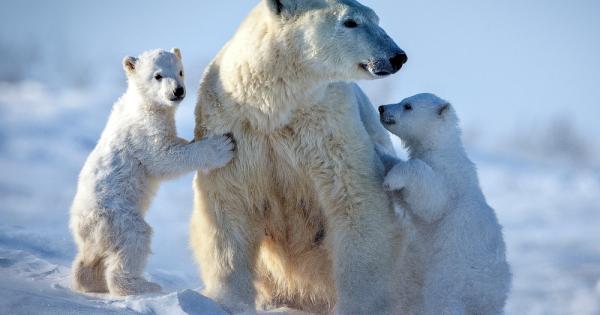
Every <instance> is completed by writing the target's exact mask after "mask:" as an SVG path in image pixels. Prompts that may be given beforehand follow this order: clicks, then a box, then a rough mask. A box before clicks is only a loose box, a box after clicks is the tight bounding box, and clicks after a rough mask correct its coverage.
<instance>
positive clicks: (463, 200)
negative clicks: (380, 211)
mask: <svg viewBox="0 0 600 315" xmlns="http://www.w3.org/2000/svg"><path fill="white" fill-rule="evenodd" d="M379 111H380V113H381V122H382V123H383V125H384V126H385V127H386V129H388V130H389V131H390V132H392V133H393V134H395V135H397V136H399V137H400V138H401V139H402V141H403V142H404V145H405V146H406V147H407V149H408V151H409V153H410V160H409V161H408V162H402V161H400V162H398V163H397V164H396V165H395V166H393V168H392V169H391V171H390V172H389V173H388V174H387V176H386V179H385V182H384V187H385V188H386V189H387V190H389V191H396V192H399V195H400V198H399V200H398V201H399V203H400V206H401V207H402V208H403V209H404V210H405V211H406V214H407V215H408V216H409V217H410V218H411V219H412V222H413V224H414V227H415V230H416V238H415V239H414V240H413V242H414V243H415V244H413V245H414V247H415V248H416V249H417V250H415V251H410V250H409V251H407V256H411V257H403V259H406V260H403V261H406V262H408V263H406V268H407V269H410V268H413V269H415V270H405V271H406V272H409V271H412V272H411V273H416V274H419V273H420V275H419V277H421V281H422V284H423V287H422V291H421V292H420V293H418V294H417V295H421V296H422V298H423V301H422V305H421V307H422V308H421V309H420V310H416V311H415V313H416V314H426V315H445V314H448V315H450V314H451V315H455V314H502V312H503V308H504V304H505V301H506V298H507V294H508V291H509V288H510V279H511V275H510V270H509V266H508V263H507V262H506V257H505V246H504V240H503V238H502V231H501V226H500V225H499V224H498V220H497V218H496V215H495V213H494V210H493V209H492V208H490V206H488V204H487V203H486V200H485V197H484V195H483V193H482V192H481V188H480V187H479V180H478V178H477V172H476V169H475V166H474V165H473V163H472V162H471V161H470V160H469V158H468V157H467V154H466V153H465V150H464V148H463V145H462V142H461V139H460V130H459V128H458V118H457V116H456V113H455V112H454V109H453V108H452V106H451V105H450V104H449V103H448V102H446V101H444V100H442V99H440V98H439V97H437V96H435V95H432V94H419V95H416V96H413V97H411V98H408V99H406V100H404V101H402V102H401V103H400V104H397V105H387V106H381V107H380V108H379ZM386 161H387V162H389V161H390V159H389V158H387V159H386ZM386 164H389V163H386ZM386 166H387V165H386ZM416 268H419V269H418V270H416ZM409 287H410V286H409ZM406 303H409V304H410V303H414V301H406ZM412 307H414V306H412ZM407 313H410V312H407Z"/></svg>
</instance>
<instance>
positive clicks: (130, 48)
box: [0, 0, 600, 134]
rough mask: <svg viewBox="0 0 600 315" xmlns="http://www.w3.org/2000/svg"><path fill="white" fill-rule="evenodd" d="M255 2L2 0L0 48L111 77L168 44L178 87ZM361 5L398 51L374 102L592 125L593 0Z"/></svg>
mask: <svg viewBox="0 0 600 315" xmlns="http://www.w3.org/2000/svg"><path fill="white" fill-rule="evenodd" d="M255 3H256V1H237V2H235V3H234V4H232V2H223V1H219V2H213V1H192V0H187V1H168V2H165V1H145V0H144V1H142V0H134V1H120V0H107V1H77V0H56V1H32V0H19V1H11V2H6V1H5V2H3V3H2V4H0V44H1V45H2V46H0V49H4V50H6V49H7V47H9V48H10V49H12V50H15V49H22V50H24V54H30V55H36V54H37V55H41V56H38V59H41V60H42V61H39V62H38V63H35V64H33V65H32V66H31V67H32V68H33V69H28V71H29V72H28V73H30V74H28V75H30V76H31V77H32V78H33V79H38V80H46V81H52V80H54V78H53V76H52V75H47V73H54V72H58V74H57V76H58V77H60V76H61V75H63V73H61V72H63V71H62V70H63V69H64V68H65V67H66V66H65V65H69V64H78V65H77V67H80V68H82V69H83V70H81V71H85V75H86V76H88V77H92V78H94V77H96V76H97V77H101V76H102V75H105V74H104V73H105V72H107V73H111V74H112V76H111V78H116V79H120V78H121V77H122V75H121V73H120V61H121V59H122V57H123V56H124V55H127V54H137V53H139V52H141V51H143V50H146V49H150V48H158V47H164V48H169V47H174V46H177V47H180V48H181V49H182V50H183V53H184V58H185V60H186V66H187V67H188V71H187V72H188V73H189V74H190V77H189V78H188V80H189V82H188V85H197V82H198V80H199V77H200V75H201V73H202V70H203V67H204V66H205V64H206V63H207V62H208V61H209V60H210V59H211V58H212V57H213V56H214V55H215V54H216V53H217V52H218V50H219V49H220V47H221V46H222V45H223V44H224V43H225V42H226V41H227V39H228V38H229V37H230V36H231V34H232V33H233V32H234V31H235V29H236V28H237V26H238V25H239V23H240V21H241V20H242V19H243V18H244V16H245V15H246V14H247V12H248V11H249V10H250V9H251V8H252V7H253V6H254V5H255ZM363 3H364V4H366V5H368V6H371V7H372V8H373V9H375V11H376V12H378V14H379V15H380V17H381V21H382V25H383V26H384V28H385V29H386V30H387V31H388V32H389V33H390V35H391V36H392V37H393V38H394V39H395V40H396V41H397V43H398V44H399V45H400V47H402V48H403V49H404V50H406V51H407V53H408V55H409V63H408V65H407V66H406V68H405V69H404V70H403V71H402V72H401V73H400V74H398V75H396V76H394V77H393V78H389V79H386V80H380V81H376V82H366V83H364V84H363V85H364V86H365V87H366V88H367V91H368V94H369V96H370V97H371V99H372V100H373V102H374V103H375V104H383V103H390V102H396V101H399V100H400V99H402V98H403V97H406V96H409V95H412V94H415V93H419V92H426V91H427V92H434V93H437V94H439V95H440V96H442V97H444V98H447V99H449V100H450V101H452V102H453V103H454V105H455V106H456V107H457V109H458V111H459V113H460V115H461V116H462V120H463V122H464V124H465V126H467V127H473V128H475V129H476V130H483V131H485V132H487V133H493V132H502V133H504V132H507V131H510V130H511V129H513V128H517V127H519V126H535V125H536V124H543V123H545V122H547V121H548V120H549V119H555V118H557V117H566V118H572V119H574V120H575V122H576V124H577V127H578V128H580V129H581V130H582V131H584V132H587V133H588V134H589V133H591V132H597V131H598V130H599V128H596V121H597V120H598V118H600V58H599V56H600V19H599V18H598V14H600V2H598V1H594V0H575V1H559V0H545V1H543V0H529V1H519V0H507V1H494V0H466V1H435V0H422V1H397V0H366V1H363ZM0 53H2V51H1V50H0ZM13 55H14V53H13ZM56 64H58V66H57V65H56ZM0 66H2V67H4V66H6V62H2V63H0ZM36 68H38V69H36ZM109 69H110V70H109ZM92 82H94V81H92ZM188 101H189V102H191V103H193V100H188Z"/></svg>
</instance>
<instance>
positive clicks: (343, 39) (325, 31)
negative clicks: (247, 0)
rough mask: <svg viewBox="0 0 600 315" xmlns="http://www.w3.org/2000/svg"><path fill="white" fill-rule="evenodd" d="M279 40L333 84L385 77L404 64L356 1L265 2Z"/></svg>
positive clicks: (401, 54)
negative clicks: (298, 52)
mask: <svg viewBox="0 0 600 315" xmlns="http://www.w3.org/2000/svg"><path fill="white" fill-rule="evenodd" d="M263 1H264V3H265V5H266V6H267V8H268V10H269V12H270V17H271V19H272V21H273V23H275V24H276V29H277V30H278V31H279V32H280V34H281V36H282V37H283V38H285V40H286V41H288V42H289V43H290V45H294V46H295V47H293V48H291V49H294V51H300V56H299V58H300V59H301V60H300V61H299V62H301V63H302V64H304V65H307V66H308V67H311V68H312V70H313V71H315V72H317V73H321V74H322V75H323V76H324V77H326V78H328V79H332V80H348V81H350V80H361V79H376V78H383V77H386V76H389V75H391V74H394V73H396V72H398V71H399V70H400V68H402V66H403V65H404V63H406V61H407V60H408V58H407V56H406V54H405V53H404V51H403V50H402V49H400V48H399V47H398V46H397V45H396V43H395V42H394V41H393V40H392V39H391V38H390V37H389V36H388V35H387V33H386V32H385V31H384V30H383V29H382V28H381V27H380V26H379V17H378V16H377V15H376V14H375V12H373V10H371V9H370V8H368V7H366V6H364V5H362V4H360V3H358V2H357V1H355V0H263Z"/></svg>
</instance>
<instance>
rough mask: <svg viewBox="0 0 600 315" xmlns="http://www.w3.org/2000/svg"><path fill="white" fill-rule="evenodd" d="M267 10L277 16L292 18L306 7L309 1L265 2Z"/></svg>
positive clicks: (266, 0)
mask: <svg viewBox="0 0 600 315" xmlns="http://www.w3.org/2000/svg"><path fill="white" fill-rule="evenodd" d="M263 1H265V2H266V5H267V8H268V9H269V11H271V13H273V14H274V15H276V16H280V17H284V18H290V17H292V16H294V15H296V14H298V13H299V12H300V11H301V10H302V9H303V8H304V7H306V5H307V3H306V2H308V1H307V0H263Z"/></svg>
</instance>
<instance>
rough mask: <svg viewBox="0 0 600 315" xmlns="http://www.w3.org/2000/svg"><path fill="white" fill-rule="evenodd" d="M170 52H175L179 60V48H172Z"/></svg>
mask: <svg viewBox="0 0 600 315" xmlns="http://www.w3.org/2000/svg"><path fill="white" fill-rule="evenodd" d="M171 52H172V53H173V54H175V56H177V58H178V59H179V60H181V50H179V48H173V49H171Z"/></svg>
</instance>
